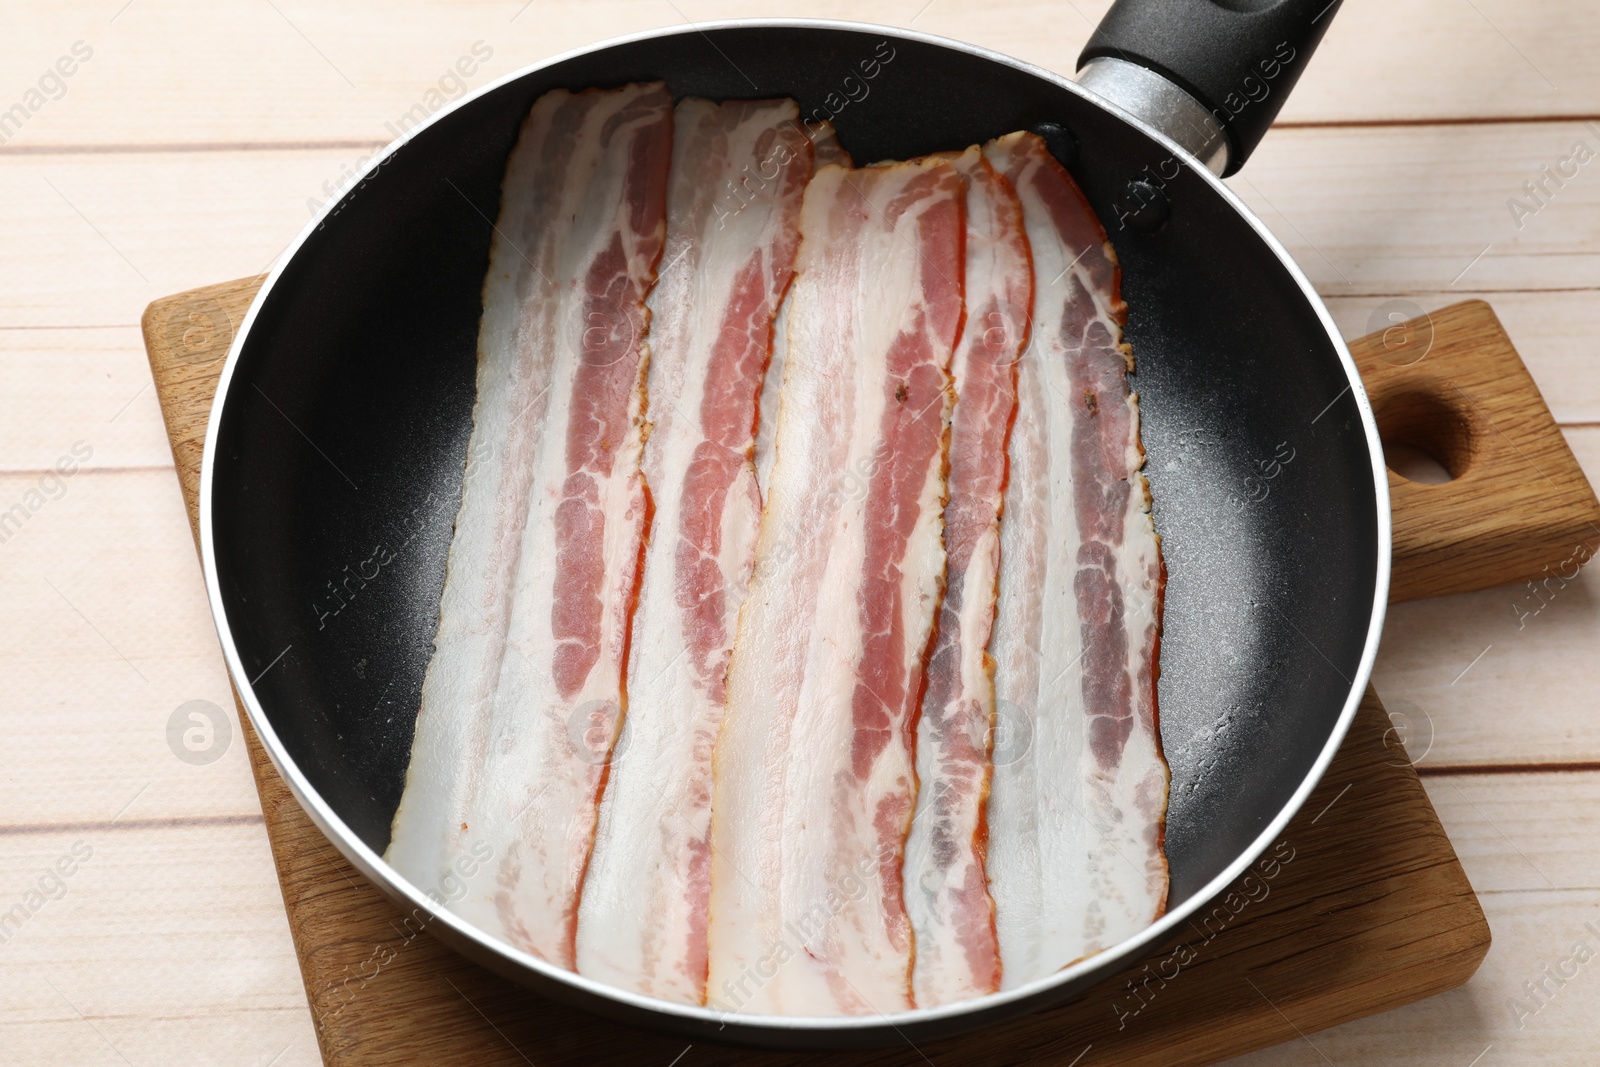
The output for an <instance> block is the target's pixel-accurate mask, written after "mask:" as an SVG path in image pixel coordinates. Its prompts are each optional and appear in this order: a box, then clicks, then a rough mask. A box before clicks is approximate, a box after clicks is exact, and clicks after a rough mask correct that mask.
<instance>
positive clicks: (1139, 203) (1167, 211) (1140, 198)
mask: <svg viewBox="0 0 1600 1067" xmlns="http://www.w3.org/2000/svg"><path fill="white" fill-rule="evenodd" d="M1112 209H1113V210H1114V211H1115V212H1116V216H1117V223H1118V226H1119V228H1121V227H1126V228H1127V229H1130V230H1133V231H1134V232H1135V233H1143V234H1151V233H1155V232H1156V231H1157V230H1159V229H1161V227H1163V226H1165V225H1166V224H1167V220H1168V219H1170V218H1171V217H1172V204H1171V202H1170V201H1169V200H1168V199H1167V193H1166V190H1165V189H1162V188H1160V187H1158V186H1156V185H1153V184H1151V183H1150V182H1147V181H1145V180H1144V179H1142V178H1135V179H1134V180H1133V181H1130V182H1129V183H1128V186H1127V188H1126V189H1125V190H1124V191H1123V193H1122V196H1120V197H1118V198H1117V202H1116V203H1115V204H1113V205H1112Z"/></svg>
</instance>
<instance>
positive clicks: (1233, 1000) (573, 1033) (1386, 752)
mask: <svg viewBox="0 0 1600 1067" xmlns="http://www.w3.org/2000/svg"><path fill="white" fill-rule="evenodd" d="M260 282H261V279H259V278H251V279H243V280H240V281H235V282H229V283H225V284H222V285H215V286H210V287H207V288H204V289H196V290H193V291H191V292H187V293H182V294H179V295H176V296H172V297H167V298H165V299H162V300H159V301H156V302H155V303H154V304H152V305H150V308H149V310H148V311H147V312H146V314H145V317H144V335H145V343H146V347H147V349H148V351H149V356H150V366H151V370H152V373H153V375H154V379H155V384H156V388H157V390H158V392H159V394H160V398H161V406H162V410H163V414H164V415H165V418H166V424H167V431H168V434H169V436H170V437H171V441H172V452H173V456H174V458H175V460H176V462H177V468H178V478H179V481H180V483H181V485H182V488H183V493H184V497H185V499H186V501H187V503H188V506H189V516H190V521H191V523H195V522H196V521H197V507H198V504H197V489H198V484H199V476H200V456H201V449H202V444H203V441H204V435H205V424H206V419H207V415H208V412H209V407H210V402H211V398H212V395H213V393H214V391H215V388H216V381H217V376H218V374H219V373H220V371H221V369H222V361H223V358H224V357H225V356H226V354H227V350H228V346H229V344H230V343H231V340H232V337H233V333H234V329H235V327H236V326H237V325H238V324H239V323H240V322H241V321H242V320H243V317H244V313H245V310H246V309H247V307H248V305H249V302H250V300H251V298H252V296H253V295H254V293H255V291H256V288H257V287H258V286H259V284H260ZM1405 328H1406V329H1408V330H1409V331H1410V332H1405V333H1400V334H1397V333H1395V331H1394V330H1391V331H1389V332H1388V333H1387V334H1386V335H1385V336H1384V337H1382V338H1378V337H1376V336H1375V337H1374V338H1367V339H1363V340H1362V341H1360V342H1357V343H1356V344H1355V345H1353V346H1352V351H1354V352H1355V353H1356V354H1357V357H1358V361H1359V362H1360V363H1361V364H1362V367H1363V373H1364V375H1365V376H1366V378H1367V381H1368V383H1369V391H1370V392H1371V394H1372V396H1373V399H1374V406H1375V408H1376V409H1377V410H1378V411H1379V413H1380V416H1381V417H1382V419H1383V420H1384V421H1385V422H1386V423H1392V424H1394V425H1397V426H1398V427H1399V431H1398V432H1399V438H1398V439H1403V440H1404V441H1405V442H1406V443H1409V444H1412V445H1414V446H1417V447H1421V448H1423V449H1424V450H1426V451H1429V452H1431V453H1432V454H1433V455H1435V456H1437V457H1438V458H1439V459H1441V460H1443V461H1444V463H1445V465H1446V466H1447V467H1449V468H1450V470H1451V471H1452V472H1453V473H1454V474H1455V475H1456V479H1455V480H1454V481H1452V482H1451V483H1449V484H1447V485H1444V486H1436V487H1435V486H1419V485H1414V484H1413V483H1409V482H1404V481H1403V480H1402V479H1399V478H1398V477H1397V476H1395V475H1393V474H1391V476H1390V481H1391V486H1392V488H1394V490H1395V506H1396V513H1397V516H1396V552H1395V562H1396V592H1397V594H1398V595H1399V596H1400V597H1405V596H1410V595H1430V594H1434V593H1438V592H1442V591H1446V590H1449V591H1455V590H1461V589H1467V588H1480V587H1483V586H1486V585H1492V584H1496V583H1499V582H1504V581H1509V580H1515V579H1518V578H1522V577H1532V576H1536V575H1537V574H1538V573H1539V569H1540V567H1541V566H1543V565H1544V564H1545V563H1547V562H1550V561H1559V560H1561V559H1563V558H1565V557H1566V556H1567V555H1568V554H1569V553H1570V551H1571V547H1572V544H1573V543H1574V542H1573V540H1572V539H1573V538H1580V539H1583V540H1584V542H1585V543H1588V542H1589V541H1592V540H1593V538H1594V537H1595V536H1596V535H1597V534H1600V525H1597V524H1596V523H1597V520H1600V505H1596V503H1595V498H1594V494H1593V492H1592V491H1590V490H1589V487H1588V484H1587V483H1586V482H1585V481H1584V480H1583V477H1582V474H1581V472H1579V471H1578V468H1577V465H1576V462H1575V461H1574V460H1573V458H1572V455H1571V452H1570V451H1568V450H1567V449H1566V446H1565V444H1564V442H1563V441H1562V439H1561V436H1560V433H1559V431H1558V430H1557V429H1556V428H1555V424H1554V422H1553V421H1552V420H1551V419H1550V417H1549V413H1548V411H1547V410H1546V409H1545V406H1544V402H1543V400H1542V398H1540V397H1539V394H1538V391H1537V389H1536V388H1534V386H1533V383H1532V380H1531V379H1530V378H1529V377H1528V375H1527V373H1526V370H1525V369H1524V368H1523V367H1522V364H1521V361H1520V359H1519V358H1518V357H1517V355H1516V352H1515V350H1514V349H1513V348H1512V347H1511V344H1510V342H1509V340H1507V339H1506V337H1505V334H1504V332H1503V330H1502V329H1501V328H1500V325H1499V322H1498V321H1497V320H1496V319H1495V318H1494V315H1493V313H1492V312H1490V311H1489V309H1488V307H1487V305H1484V304H1482V303H1477V302H1473V303H1468V304H1462V305H1456V306H1455V307H1453V308H1449V309H1446V310H1445V311H1443V312H1436V313H1434V315H1433V316H1431V318H1430V319H1429V320H1428V321H1427V322H1426V323H1421V322H1420V321H1419V322H1415V323H1408V324H1405ZM1424 342H1425V343H1424ZM1419 352H1421V353H1422V355H1421V356H1420V357H1419V356H1418V355H1417V354H1418V353H1419ZM1541 420H1542V421H1541ZM1530 482H1532V483H1534V484H1533V485H1532V488H1529V483H1530ZM1485 494H1489V496H1488V497H1486V496H1485ZM1496 494H1498V495H1499V497H1500V498H1502V499H1508V500H1510V501H1511V506H1510V507H1509V508H1505V507H1501V506H1500V505H1499V501H1498V500H1496V501H1495V506H1494V507H1485V506H1484V504H1485V500H1486V499H1489V498H1492V497H1493V496H1494V495H1496ZM1508 494H1509V496H1508ZM1517 494H1522V495H1521V496H1520V497H1519V496H1517ZM1529 499H1538V500H1539V501H1540V502H1541V503H1540V507H1539V508H1537V509H1526V510H1529V511H1532V512H1534V513H1535V514H1537V515H1539V516H1541V517H1539V518H1537V519H1535V520H1528V519H1525V518H1522V517H1520V516H1521V515H1522V512H1521V511H1515V510H1514V509H1515V508H1516V506H1517V504H1519V503H1521V502H1523V501H1524V500H1529ZM1422 505H1426V506H1422ZM1496 512H1498V513H1499V514H1500V516H1501V518H1500V519H1499V520H1498V521H1497V520H1496V519H1495V517H1494V515H1495V513H1496ZM1463 531H1466V532H1467V533H1470V534H1472V536H1470V537H1466V536H1462V532H1463ZM1441 546H1442V547H1441ZM1557 549H1559V551H1557ZM240 724H241V729H242V732H243V734H244V737H245V740H246V743H247V745H248V748H249V753H250V760H251V764H252V767H253V769H254V772H255V777H256V784H257V787H258V789H259V791H260V794H261V805H262V811H263V813H264V815H265V817H266V826H267V832H268V835H269V836H270V838H271V842H272V851H273V855H274V858H275V860H276V863H277V869H278V878H279V882H280V884H281V886H282V890H283V896H284V905H285V908H286V909H287V912H288V917H289V925H290V929H291V932H292V933H293V936H294V944H295V950H296V952H297V954H298V956H299V961H300V967H301V971H302V974H303V975H304V978H305V985H306V996H307V1000H308V1001H309V1003H310V1007H311V1012H312V1017H313V1020H314V1023H315V1027H316V1032H317V1040H318V1041H319V1043H320V1045H321V1049H322V1055H323V1059H324V1061H325V1062H326V1063H327V1064H329V1065H331V1067H400V1065H406V1067H410V1065H413V1064H460V1065H464V1067H499V1065H507V1067H510V1065H515V1064H523V1063H532V1064H539V1065H541V1067H542V1065H545V1064H580V1063H581V1064H593V1063H599V1064H624V1063H628V1064H631V1063H643V1064H656V1065H661V1067H665V1065H668V1064H680V1063H681V1064H682V1067H705V1065H709V1064H724V1063H729V1064H731V1063H735V1062H751V1061H758V1062H762V1063H767V1064H773V1065H777V1064H790V1063H800V1062H802V1061H803V1060H806V1059H810V1058H813V1057H812V1056H803V1055H790V1054H776V1053H755V1052H750V1051H748V1050H742V1049H733V1048H727V1047H721V1046H714V1045H700V1046H697V1047H694V1048H693V1049H692V1051H691V1050H688V1049H686V1048H685V1045H686V1042H685V1041H684V1040H683V1039H681V1038H671V1037H663V1036H659V1035H656V1034H654V1033H650V1032H647V1031H641V1030H634V1029H631V1028H628V1027H624V1026H621V1025H619V1024H616V1023H613V1022H609V1021H606V1020H602V1019H599V1018H597V1017H593V1016H590V1015H587V1014H584V1013H582V1012H579V1011H576V1010H574V1009H572V1008H569V1007H566V1006H563V1005H558V1004H555V1003H553V1002H551V1001H547V1000H544V999H541V998H539V997H536V996H534V995H532V994H530V993H527V992H525V991H523V990H521V989H520V988H519V987H517V986H515V985H513V984H512V983H510V982H508V981H507V980H505V979H503V978H500V977H498V976H496V975H493V974H491V973H490V972H488V971H486V970H484V969H482V968H480V967H478V966H476V965H475V964H472V963H469V962H467V961H466V960H465V959H463V958H462V957H460V956H457V955H456V954H455V953H454V952H452V951H451V950H449V949H447V948H445V947H444V946H443V945H442V944H440V943H439V942H437V941H435V940H433V939H432V938H431V937H427V936H409V937H408V936H407V933H408V929H407V928H405V927H403V926H402V925H401V921H400V919H401V916H400V912H399V911H397V910H396V909H395V908H394V906H393V905H391V904H390V903H389V902H388V901H387V900H386V899H385V898H384V897H383V896H382V895H380V894H379V892H378V891H377V890H376V889H374V888H373V887H372V886H371V885H370V884H369V883H367V882H366V881H365V880H364V878H363V877H362V876H361V875H360V874H358V873H357V872H356V871H355V870H354V869H353V868H352V867H351V866H350V865H349V864H348V863H347V862H346V861H345V860H344V858H343V857H342V856H340V855H339V854H338V853H337V852H336V851H335V850H334V849H333V848H332V846H330V845H329V844H328V842H327V840H326V839H325V838H324V837H323V836H322V833H321V832H320V831H319V830H317V828H316V827H315V826H314V825H313V824H312V823H311V821H310V820H309V819H308V818H307V817H306V815H305V814H304V813H303V812H302V811H301V809H300V807H299V805H298V803H297V802H296V801H295V800H294V798H293V797H292V796H291V795H290V793H289V790H288V788H287V787H286V786H285V785H284V783H283V781H282V779H281V778H280V777H279V775H278V773H277V771H276V770H275V769H274V768H273V766H272V764H271V763H270V762H269V760H268V759H267V756H266V754H265V753H264V751H263V750H262V748H261V744H260V742H259V740H258V739H257V737H256V735H255V732H254V731H253V730H252V729H251V727H250V724H249V721H248V719H247V718H246V717H245V715H244V713H243V710H242V708H241V711H240ZM1402 733H1403V731H1402V730H1400V729H1398V728H1396V727H1395V726H1394V724H1392V723H1391V722H1390V720H1389V718H1388V716H1387V715H1386V714H1385V713H1384V710H1383V708H1382V706H1381V705H1380V704H1379V702H1378V698H1377V696H1376V694H1374V693H1373V692H1372V691H1371V690H1370V689H1369V690H1368V691H1367V693H1366V697H1365V700H1364V701H1363V703H1362V705H1361V709H1360V712H1359V714H1358V716H1357V718H1356V721H1355V724H1354V726H1353V727H1352V729H1351V732H1350V735H1349V738H1348V740H1347V741H1346V743H1345V745H1344V746H1343V748H1342V749H1341V750H1340V752H1339V754H1338V757H1337V758H1336V759H1335V760H1334V762H1333V764H1332V766H1331V767H1330V769H1329V771H1328V773H1327V775H1326V777H1325V778H1324V779H1323V782H1322V785H1321V786H1320V788H1318V789H1317V790H1316V792H1314V793H1313V794H1312V796H1311V799H1310V801H1309V802H1308V803H1307V805H1306V807H1305V809H1304V810H1303V811H1302V813H1301V814H1300V815H1299V817H1298V818H1296V819H1295V820H1294V821H1293V822H1291V823H1290V825H1289V827H1288V829H1287V830H1286V831H1285V833H1284V835H1283V837H1282V839H1281V841H1280V842H1279V843H1278V844H1277V845H1276V847H1275V848H1273V849H1271V850H1269V852H1268V854H1267V855H1268V859H1266V860H1264V861H1263V862H1262V863H1261V864H1258V869H1257V870H1255V871H1254V872H1253V880H1250V879H1249V878H1247V879H1246V880H1245V881H1244V882H1243V883H1242V884H1241V886H1240V887H1239V890H1238V892H1236V893H1234V894H1231V895H1229V896H1227V897H1224V898H1223V903H1221V904H1219V905H1217V906H1216V907H1214V908H1213V909H1212V910H1211V911H1210V912H1209V913H1203V914H1202V915H1199V916H1197V917H1196V919H1195V921H1194V922H1192V923H1190V924H1188V926H1187V927H1186V928H1185V929H1183V930H1181V931H1179V933H1178V934H1177V935H1176V937H1175V939H1174V940H1173V941H1172V942H1171V943H1169V944H1167V945H1165V946H1163V947H1162V948H1161V949H1160V950H1159V951H1156V952H1153V953H1151V954H1150V956H1149V958H1148V959H1147V960H1145V961H1142V962H1141V963H1140V964H1139V965H1138V966H1135V967H1132V968H1130V969H1129V970H1128V972H1127V973H1126V974H1123V975H1119V976H1118V977H1116V978H1114V979H1112V980H1109V981H1107V982H1105V983H1103V984H1102V985H1100V986H1098V987H1097V988H1095V989H1094V990H1092V991H1091V992H1089V993H1087V994H1085V995H1083V996H1082V997H1080V998H1078V999H1077V1000H1075V1001H1074V1002H1073V1003H1071V1004H1068V1005H1066V1006H1063V1007H1059V1008H1055V1009H1052V1010H1049V1011H1044V1012H1040V1013H1037V1014H1034V1015H1031V1016H1027V1017H1025V1018H1022V1019H1019V1020H1015V1021H1012V1022H1008V1023H1004V1024H1001V1025H1000V1026H997V1027H992V1028H990V1029H987V1030H983V1031H980V1032H978V1033H975V1034H971V1035H968V1036H965V1037H959V1038H952V1039H947V1040H943V1041H938V1042H928V1043H925V1044H923V1045H922V1046H921V1047H920V1048H914V1047H911V1046H909V1044H908V1045H906V1046H901V1047H898V1048H890V1049H884V1050H878V1051H872V1052H862V1053H851V1054H836V1055H833V1056H830V1057H829V1059H830V1062H835V1063H839V1062H845V1063H855V1064H900V1063H905V1064H911V1063H918V1064H920V1063H923V1062H925V1060H931V1061H932V1062H934V1063H937V1064H939V1065H940V1067H956V1065H960V1064H969V1063H970V1064H985V1065H988V1064H1002V1063H1021V1062H1029V1063H1047V1064H1059V1065H1061V1067H1095V1065H1099V1064H1122V1065H1134V1067H1139V1065H1150V1067H1155V1065H1158V1064H1159V1065H1161V1067H1186V1065H1199V1064H1210V1063H1215V1062H1216V1061H1218V1060H1221V1059H1225V1058H1227V1057H1230V1056H1234V1055H1238V1054H1240V1053H1244V1052H1248V1051H1251V1050H1253V1049H1258V1048H1263V1047H1266V1046H1269V1045H1273V1044H1277V1043H1279V1042H1283V1041H1292V1040H1297V1039H1299V1038H1302V1037H1303V1036H1304V1035H1305V1034H1308V1033H1311V1032H1313V1031H1316V1030H1321V1029H1324V1028H1326V1027H1329V1026H1334V1025H1336V1024H1338V1023H1342V1022H1346V1021H1349V1020H1351V1019H1356V1018H1360V1017H1361V1016H1364V1015H1369V1014H1372V1013H1375V1012H1379V1011H1385V1010H1387V1009H1390V1008H1393V1007H1396V1006H1398V1005H1401V1004H1405V1003H1407V1002H1410V1001H1413V1000H1418V999H1421V998H1423V997H1428V996H1432V995H1433V994H1435V993H1439V992H1442V991H1444V990H1447V989H1450V988H1453V987H1455V986H1457V985H1459V984H1461V983H1462V982H1465V981H1466V980H1467V979H1468V978H1469V977H1470V976H1471V975H1472V973H1473V972H1474V971H1475V970H1476V969H1477V967H1478V964H1479V963H1480V962H1481V961H1482V960H1483V957H1484V954H1485V953H1486V952H1487V951H1488V948H1489V929H1488V925H1487V924H1486V922H1485V921H1484V917H1483V912H1482V910H1481V909H1480V908H1479V906H1478V902H1477V899H1476V897H1475V896H1474V895H1473V892H1472V887H1471V885H1470V884H1469V883H1468V881H1467V878H1466V875H1465V874H1464V873H1463V871H1462V869H1461V865H1460V863H1459V862H1458V861H1457V859H1456V855H1455V852H1454V850H1453V849H1452V848H1451V845H1450V842H1449V840H1448V839H1447V838H1446V836H1445V834H1444V831H1443V829H1442V828H1441V827H1440V825H1439V820H1438V817H1437V816H1436V815H1435V813H1434V810H1433V807H1432V805H1431V804H1430V803H1429V801H1428V797H1427V795H1426V793H1424V791H1423V789H1422V786H1421V784H1420V783H1419V782H1418V780H1417V775H1416V772H1415V771H1414V769H1413V768H1412V767H1411V765H1410V763H1409V762H1408V761H1407V758H1406V754H1405V750H1404V747H1403V744H1402V741H1403V736H1402ZM675 1057H682V1058H681V1059H676V1058H675Z"/></svg>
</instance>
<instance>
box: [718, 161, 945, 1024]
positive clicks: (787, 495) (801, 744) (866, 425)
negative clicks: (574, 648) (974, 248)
mask: <svg viewBox="0 0 1600 1067" xmlns="http://www.w3.org/2000/svg"><path fill="white" fill-rule="evenodd" d="M964 198H965V189H964V182H963V181H962V179H961V176H960V174H959V172H958V171H957V170H956V168H955V166H954V165H953V164H951V163H950V161H949V160H947V159H937V158H929V159H922V160H915V161H911V162H907V163H894V164H885V165H881V166H874V167H868V168H865V169H863V170H855V171H851V170H846V169H844V168H842V167H824V168H823V169H822V170H820V171H819V172H818V173H817V175H816V177H815V178H813V179H812V182H811V185H810V186H809V187H808V188H807V190H806V195H805V203H804V207H803V208H802V212H801V234H802V237H801V245H800V253H799V259H798V261H797V264H796V276H795V281H794V285H793V295H792V298H791V300H792V302H791V305H790V310H789V318H788V330H789V347H788V362H787V365H786V367H785V372H784V381H783V394H782V402H781V408H780V411H779V415H778V427H777V438H776V439H777V449H776V452H777V459H776V461H775V463H774V465H773V468H772V473H771V482H770V485H769V489H768V497H767V502H766V507H765V509H764V511H763V513H762V518H761V530H760V534H759V538H758V542H757V550H756V566H755V571H754V575H753V578H752V581H751V585H750V591H749V594H748V595H747V597H746V598H745V602H744V608H743V611H742V612H741V614H740V618H739V629H738V638H737V640H736V642H735V644H734V651H733V656H732V660H731V663H730V666H729V671H728V701H727V708H726V711H725V713H724V717H723V724H722V731H721V733H720V735H719V736H718V738H717V744H716V749H715V755H714V766H715V776H714V799H713V802H712V823H711V833H712V861H711V862H712V871H711V911H710V931H709V957H710V965H709V975H708V983H707V1002H708V1003H709V1004H710V1005H712V1006H713V1007H717V1008H720V1009H722V1010H725V1011H746V1012H775V1013H788V1014H803V1015H827V1014H840V1013H866V1012H876V1011H893V1010H897V1009H903V1008H907V1007H909V1006H910V1005H911V1003H912V997H911V988H910V986H911V965H912V931H911V927H910V923H909V921H908V920H907V918H906V913H905V907H904V903H903V900H902V893H901V869H902V861H903V853H904V843H905V837H906V833H907V831H908V829H909V826H910V819H911V810H912V805H913V802H914V799H915V794H916V772H915V769H914V767H913V765H912V744H913V741H914V737H913V731H914V729H915V718H916V711H917V700H918V697H919V694H920V691H921V688H922V686H921V679H922V672H923V664H924V657H925V656H926V653H927V645H928V638H929V635H930V632H931V630H932V626H933V619H934V615H935V613H936V612H937V610H938V604H939V596H940V586H941V579H942V576H943V571H944V548H943V545H942V544H941V542H940V536H939V532H940V524H941V518H942V510H943V506H944V497H945V480H944V450H945V442H946V428H947V425H948V410H949V407H950V403H951V395H950V388H949V378H948V373H947V367H948V365H949V361H950V357H951V354H952V349H953V348H954V345H955V341H956V337H957V335H958V333H959V330H960V325H961V318H962V311H963V305H962V287H961V286H962V275H963V267H964V251H963V242H964V236H965V221H964V218H963V214H964Z"/></svg>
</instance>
